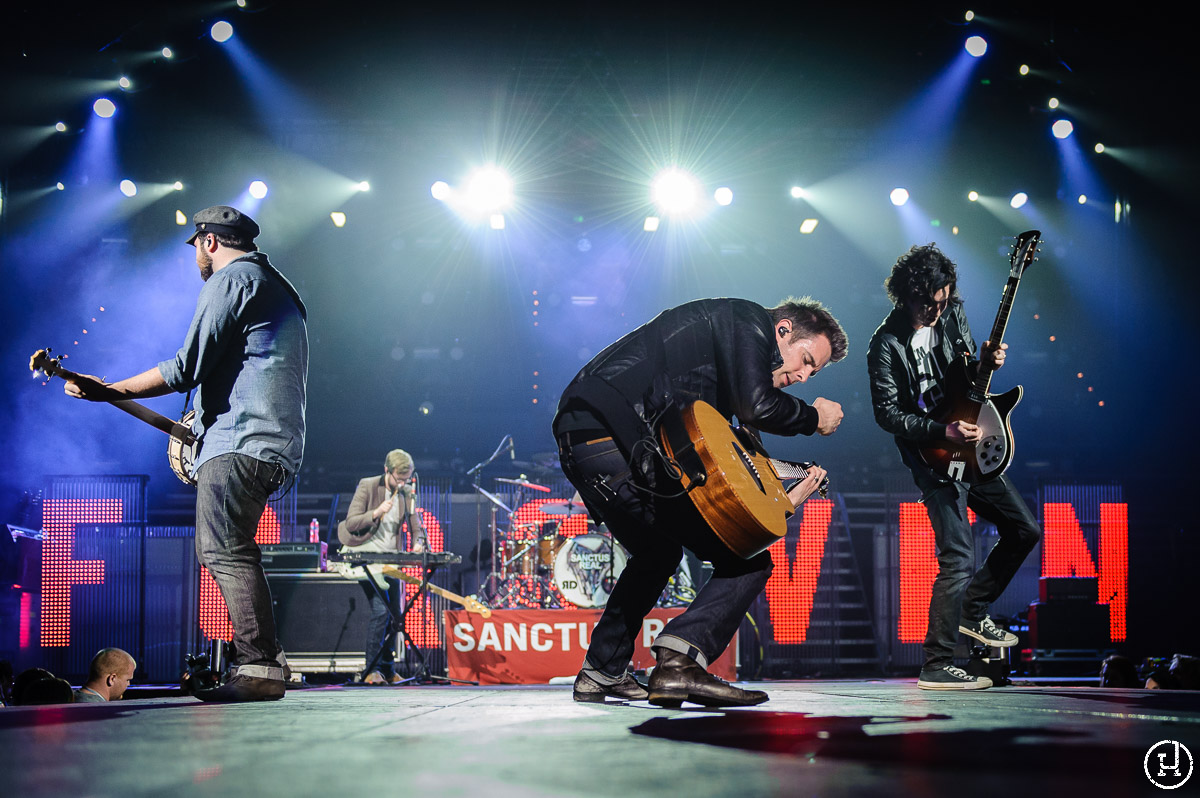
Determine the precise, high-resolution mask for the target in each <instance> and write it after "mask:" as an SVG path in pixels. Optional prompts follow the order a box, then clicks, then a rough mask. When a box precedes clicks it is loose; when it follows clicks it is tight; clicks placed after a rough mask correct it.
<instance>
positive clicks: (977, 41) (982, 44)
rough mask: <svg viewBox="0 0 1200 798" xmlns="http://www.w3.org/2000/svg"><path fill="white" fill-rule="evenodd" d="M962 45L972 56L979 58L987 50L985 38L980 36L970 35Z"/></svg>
mask: <svg viewBox="0 0 1200 798" xmlns="http://www.w3.org/2000/svg"><path fill="white" fill-rule="evenodd" d="M963 47H964V48H965V49H966V51H967V52H968V53H970V54H971V55H973V56H974V57H976V58H981V57H982V56H983V54H984V53H986V52H987V40H985V39H984V38H983V37H982V36H972V37H971V38H969V39H967V43H966V44H965V45H963Z"/></svg>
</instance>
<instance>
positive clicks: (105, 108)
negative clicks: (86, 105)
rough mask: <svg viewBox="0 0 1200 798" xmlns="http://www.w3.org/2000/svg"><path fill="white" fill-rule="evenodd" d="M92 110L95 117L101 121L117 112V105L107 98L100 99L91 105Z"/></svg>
mask: <svg viewBox="0 0 1200 798" xmlns="http://www.w3.org/2000/svg"><path fill="white" fill-rule="evenodd" d="M92 110H93V111H94V112H95V113H96V116H98V117H100V118H101V119H108V118H109V117H110V116H112V115H113V114H115V113H116V112H117V105H116V103H114V102H113V101H112V100H110V99H108V98H107V97H101V98H100V99H99V100H96V102H94V103H92Z"/></svg>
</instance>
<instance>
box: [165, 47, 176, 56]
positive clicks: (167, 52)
mask: <svg viewBox="0 0 1200 798" xmlns="http://www.w3.org/2000/svg"><path fill="white" fill-rule="evenodd" d="M162 55H163V58H174V57H175V51H174V50H172V49H171V48H170V47H164V48H162Z"/></svg>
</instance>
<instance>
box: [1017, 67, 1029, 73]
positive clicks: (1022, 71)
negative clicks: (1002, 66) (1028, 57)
mask: <svg viewBox="0 0 1200 798" xmlns="http://www.w3.org/2000/svg"><path fill="white" fill-rule="evenodd" d="M1017 71H1018V72H1020V73H1021V75H1022V76H1024V75H1028V74H1029V64H1021V68H1020V69H1018V70H1017Z"/></svg>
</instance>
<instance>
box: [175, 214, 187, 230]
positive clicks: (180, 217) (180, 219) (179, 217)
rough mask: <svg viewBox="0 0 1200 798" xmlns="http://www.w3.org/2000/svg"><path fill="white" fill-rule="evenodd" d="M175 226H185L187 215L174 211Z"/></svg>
mask: <svg viewBox="0 0 1200 798" xmlns="http://www.w3.org/2000/svg"><path fill="white" fill-rule="evenodd" d="M175 224H177V225H179V226H180V227H183V226H184V225H186V224H187V215H186V214H185V213H184V212H183V211H179V210H177V211H175Z"/></svg>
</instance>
